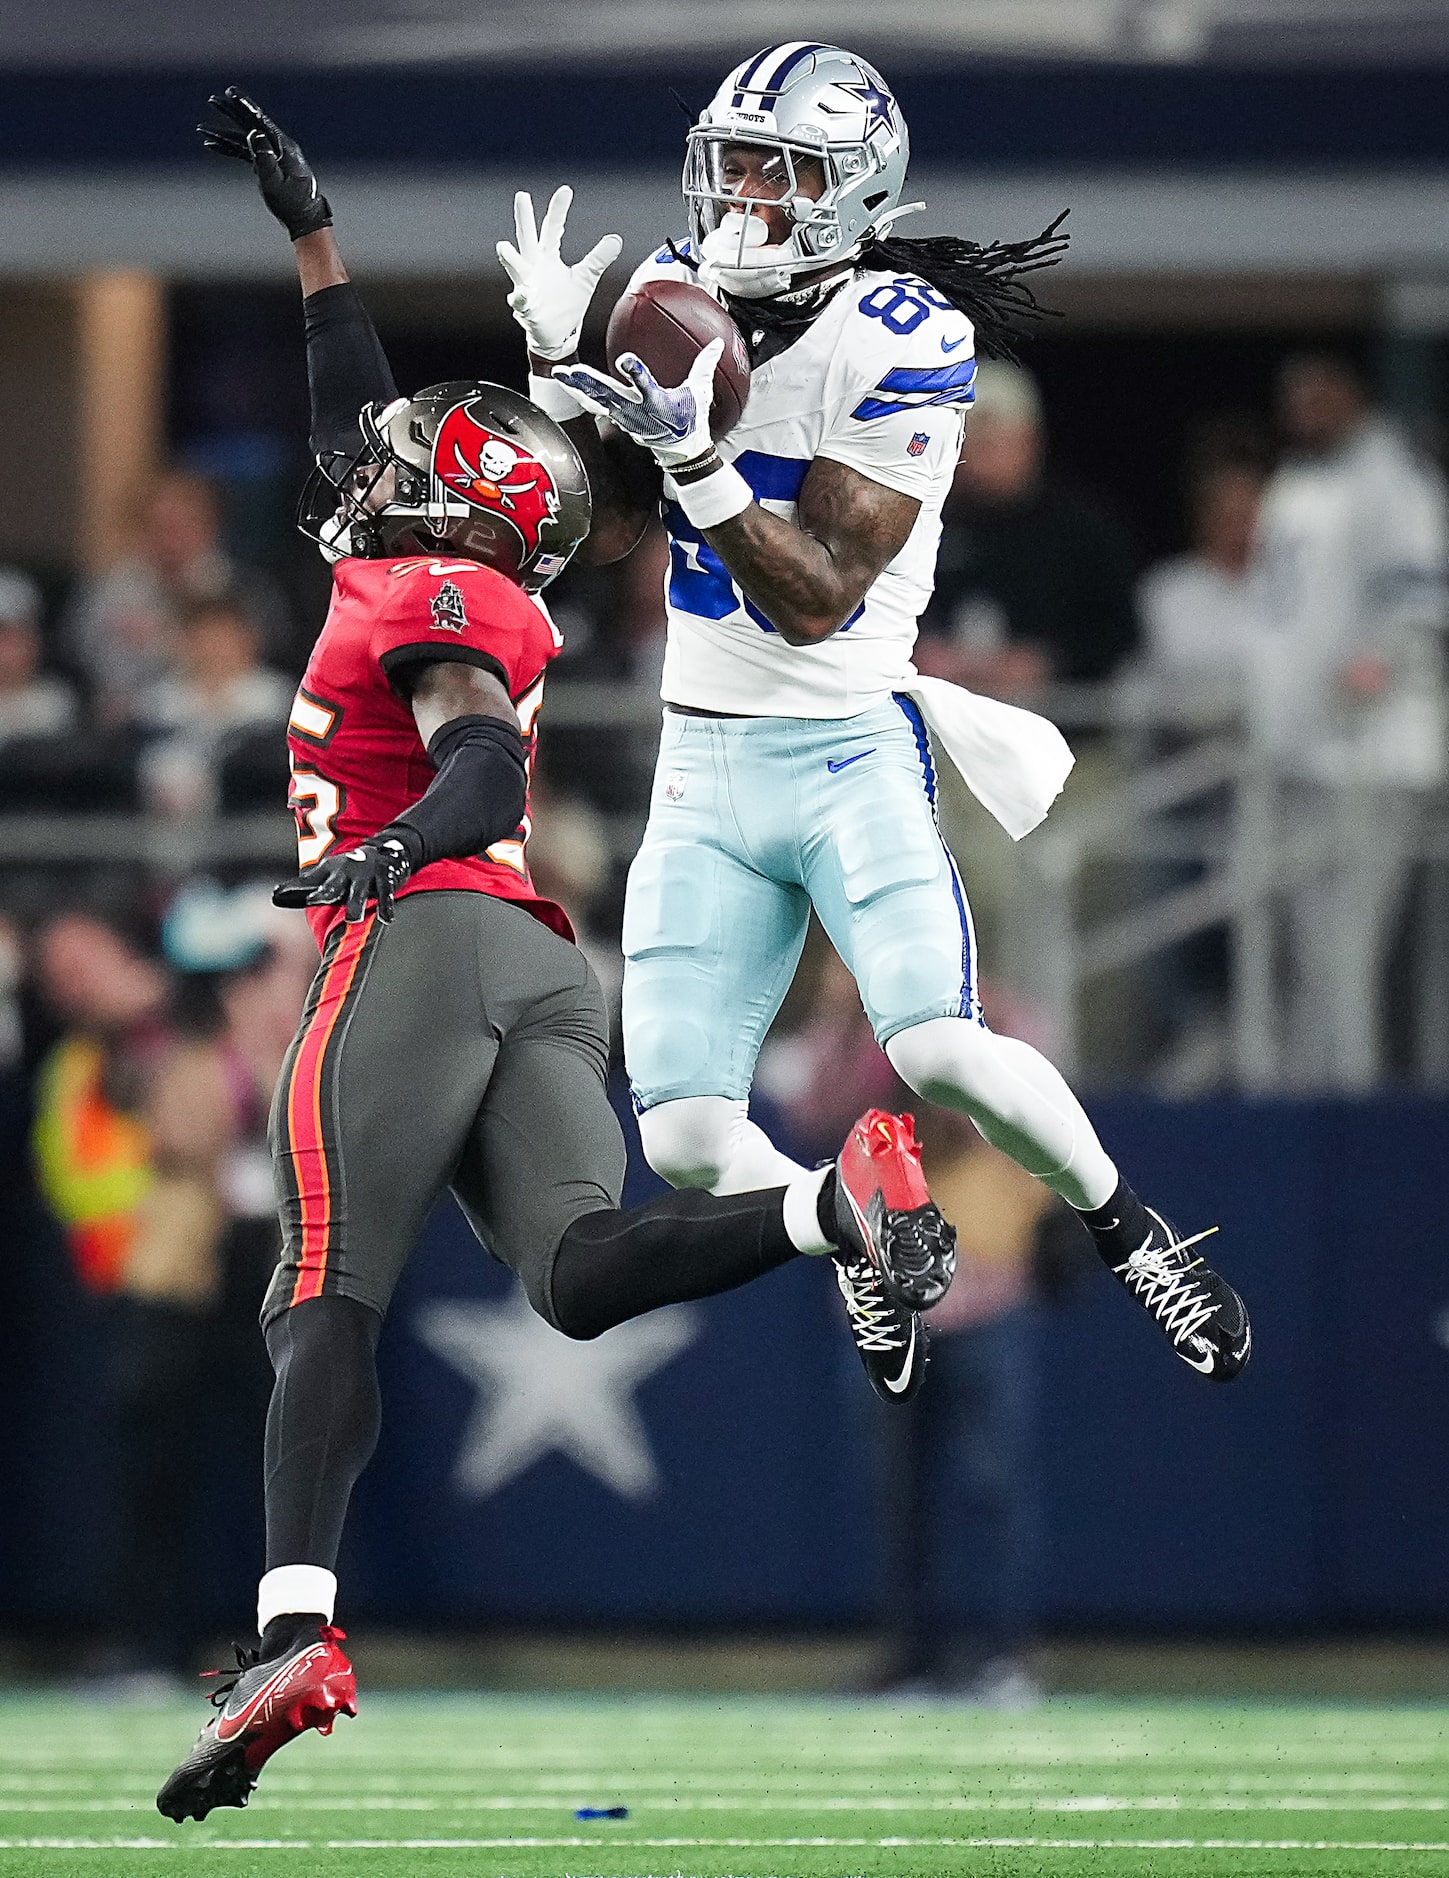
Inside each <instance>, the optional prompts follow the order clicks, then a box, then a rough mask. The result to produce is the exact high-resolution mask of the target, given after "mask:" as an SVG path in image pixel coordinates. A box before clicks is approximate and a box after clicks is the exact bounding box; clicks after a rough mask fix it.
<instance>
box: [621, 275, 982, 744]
mask: <svg viewBox="0 0 1449 1878" xmlns="http://www.w3.org/2000/svg"><path fill="white" fill-rule="evenodd" d="M670 279H673V280H678V279H687V280H691V281H692V280H693V275H692V273H691V272H690V270H689V269H688V268H687V267H686V266H684V265H683V264H682V263H681V262H679V261H676V260H675V258H674V256H673V255H672V254H671V253H670V251H669V249H668V248H664V249H662V250H661V251H660V252H659V253H658V254H656V255H655V256H654V257H653V258H652V259H651V260H649V261H647V262H646V263H645V264H644V265H643V266H642V267H641V268H639V269H638V271H637V272H636V273H635V275H634V277H633V279H632V280H631V281H630V283H629V285H630V287H631V288H633V287H637V286H639V285H640V284H641V283H642V282H644V281H646V280H670ZM975 376H976V364H975V357H974V334H973V331H972V327H971V322H970V320H968V319H967V318H966V316H965V314H963V313H961V312H959V311H958V310H957V309H956V308H955V307H953V306H952V305H951V304H950V302H949V301H947V300H946V299H945V298H944V297H943V296H942V295H941V294H939V293H937V292H936V290H935V289H934V288H932V287H928V286H927V285H926V284H925V282H924V281H921V280H918V279H916V278H915V277H914V276H913V275H909V274H901V275H896V274H883V273H862V274H857V275H855V276H854V277H853V278H852V279H851V280H850V281H849V283H848V284H847V285H846V286H845V287H843V288H842V289H841V290H840V291H839V292H838V293H837V294H836V295H835V297H834V299H833V300H831V301H830V303H829V304H828V305H827V306H826V308H825V310H824V312H822V313H821V314H820V316H819V318H818V319H816V320H815V321H814V323H813V324H812V325H811V326H810V327H809V328H807V330H806V331H805V333H804V334H803V335H802V336H801V337H800V338H799V339H797V340H795V342H794V343H793V344H792V345H790V346H788V347H786V349H785V350H784V351H783V352H781V353H779V354H777V355H776V356H775V357H774V358H772V359H770V360H768V361H767V362H766V363H765V364H764V365H760V366H757V367H756V369H755V371H754V373H753V374H752V376H751V380H750V395H749V398H748V400H747V402H746V405H745V410H744V415H743V417H742V418H741V419H740V422H739V424H738V425H737V426H736V428H735V429H734V430H732V431H731V432H730V434H729V436H728V437H726V438H724V439H723V440H722V441H721V443H720V446H719V453H720V455H721V457H723V458H724V459H725V461H726V462H730V463H733V464H734V466H735V468H736V469H737V470H738V471H739V472H740V474H741V475H742V476H743V477H744V479H745V481H746V482H747V483H748V484H749V485H750V488H751V489H752V490H753V491H754V493H755V499H756V500H757V501H758V502H759V504H760V506H761V507H762V508H764V509H767V510H768V511H769V512H770V513H771V514H772V515H778V516H781V517H782V518H783V519H785V520H786V521H793V520H794V518H795V511H796V504H797V501H798V498H799V495H800V488H801V485H802V483H803V482H804V480H805V477H806V474H807V472H808V471H809V469H810V465H811V464H812V463H813V462H814V461H815V459H816V458H817V457H828V458H829V459H830V460H831V461H832V462H834V463H844V464H846V465H848V466H849V467H850V468H851V469H854V470H858V471H859V472H860V473H861V475H863V476H868V477H870V479H871V480H872V481H873V482H878V483H883V484H884V485H885V486H886V487H887V488H888V489H899V490H900V491H901V492H902V493H903V494H905V495H909V496H915V497H917V498H918V499H919V501H920V504H921V512H920V514H919V515H918V517H917V518H916V523H915V526H914V527H913V528H912V530H911V533H910V536H909V538H908V539H907V541H906V544H905V546H904V547H903V548H902V549H901V551H900V553H899V554H898V555H897V556H896V557H895V559H894V560H893V561H892V562H891V563H890V565H889V566H888V567H886V568H885V569H884V570H883V572H882V573H881V574H880V575H879V576H878V577H877V578H876V580H875V581H874V583H873V584H872V586H871V587H870V589H869V591H868V592H867V594H866V596H865V599H864V600H863V601H862V603H861V605H860V606H859V607H858V608H857V609H856V611H855V613H854V614H853V615H852V616H851V618H850V619H849V620H847V621H846V623H845V624H844V625H843V626H842V627H841V628H840V630H839V632H837V633H835V634H834V635H832V637H831V638H829V639H827V640H825V641H824V642H823V643H822V644H820V645H814V646H791V645H787V644H786V643H785V641H784V640H783V639H782V638H781V637H780V635H779V633H778V632H777V631H776V630H775V628H774V627H773V626H772V625H771V624H770V622H769V620H768V619H767V618H766V617H765V615H764V613H763V612H762V611H761V610H760V609H759V608H758V607H757V606H755V605H754V604H753V603H752V602H751V601H750V600H748V599H746V597H745V596H744V594H743V593H742V592H741V591H740V589H739V587H738V585H737V584H736V583H735V582H734V581H733V580H732V579H731V578H730V575H729V574H728V572H727V571H726V569H725V567H724V565H723V563H722V562H721V561H720V559H719V556H718V555H717V554H715V552H714V550H713V549H712V548H711V547H710V546H709V544H708V542H707V541H705V539H704V537H703V535H702V534H701V533H700V531H699V530H698V529H697V528H695V527H694V526H693V525H692V524H691V523H690V522H689V521H688V520H687V519H686V517H685V515H684V512H683V510H682V509H681V508H680V507H679V505H678V504H677V503H675V502H667V503H666V506H665V525H666V527H667V529H668V533H669V559H670V568H669V575H668V579H667V583H666V600H667V612H668V622H669V636H668V645H667V649H666V651H665V656H664V682H663V685H662V687H661V695H662V696H663V698H664V701H665V702H666V703H667V704H682V705H689V706H692V707H693V708H694V709H695V710H701V711H728V712H732V713H736V714H739V715H744V716H750V717H848V716H851V715H852V714H853V713H855V712H857V711H863V710H866V709H868V708H869V707H870V706H871V705H873V704H876V703H878V702H879V701H880V700H881V699H882V698H884V697H886V696H888V695H889V694H890V693H891V692H892V691H894V690H896V689H897V688H898V687H900V686H901V685H902V684H904V683H907V682H908V681H909V680H910V678H911V676H912V666H911V652H912V650H913V648H914V646H915V642H916V621H917V619H918V618H919V617H920V614H921V610H922V608H923V607H924V606H925V604H926V602H927V600H928V599H929V598H930V595H931V588H932V585H933V582H934V579H935V570H936V550H937V547H938V545H939V543H940V537H941V504H942V502H943V501H944V500H945V497H946V492H947V491H948V490H949V488H950V486H951V479H952V476H953V474H954V472H955V469H956V463H957V459H958V458H959V456H960V454H961V439H962V434H963V429H964V425H965V410H964V407H965V406H967V405H969V404H970V403H971V401H972V395H973V394H972V385H973V383H974V380H975Z"/></svg>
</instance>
